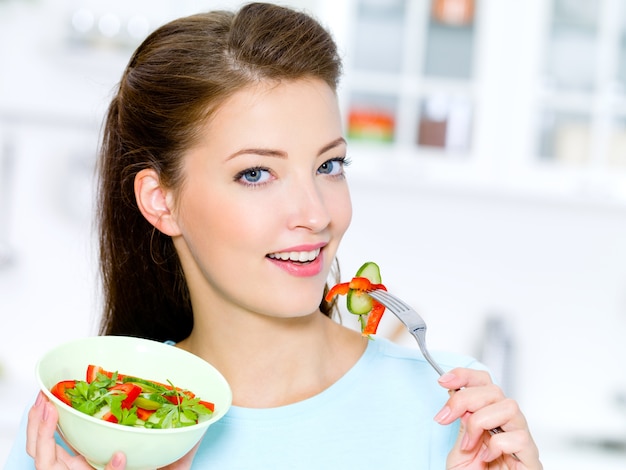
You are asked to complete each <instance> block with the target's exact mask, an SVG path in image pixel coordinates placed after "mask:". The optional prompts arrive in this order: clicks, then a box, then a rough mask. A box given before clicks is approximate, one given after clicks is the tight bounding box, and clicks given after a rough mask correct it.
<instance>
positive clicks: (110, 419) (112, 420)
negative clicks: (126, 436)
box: [102, 411, 119, 424]
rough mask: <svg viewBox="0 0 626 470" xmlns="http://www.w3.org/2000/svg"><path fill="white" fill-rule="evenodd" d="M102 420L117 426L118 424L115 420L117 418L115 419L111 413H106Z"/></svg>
mask: <svg viewBox="0 0 626 470" xmlns="http://www.w3.org/2000/svg"><path fill="white" fill-rule="evenodd" d="M102 419H103V420H104V421H108V422H109V423H115V424H117V423H118V422H119V421H118V420H117V418H116V417H115V415H114V414H113V413H111V412H110V411H109V412H108V413H106V414H105V415H104V416H102Z"/></svg>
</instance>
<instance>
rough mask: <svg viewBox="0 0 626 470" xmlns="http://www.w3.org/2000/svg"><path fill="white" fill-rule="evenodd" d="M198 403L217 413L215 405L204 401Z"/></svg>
mask: <svg viewBox="0 0 626 470" xmlns="http://www.w3.org/2000/svg"><path fill="white" fill-rule="evenodd" d="M198 403H199V404H200V405H202V406H204V407H205V408H208V409H209V410H211V411H215V403H211V402H210V401H204V400H200V401H199V402H198Z"/></svg>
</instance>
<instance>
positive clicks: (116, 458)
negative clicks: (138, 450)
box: [111, 454, 122, 468]
mask: <svg viewBox="0 0 626 470" xmlns="http://www.w3.org/2000/svg"><path fill="white" fill-rule="evenodd" d="M111 465H113V468H119V467H120V466H121V465H122V456H121V455H120V454H115V455H114V456H113V460H111Z"/></svg>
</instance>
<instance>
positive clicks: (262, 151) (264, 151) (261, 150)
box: [226, 137, 347, 160]
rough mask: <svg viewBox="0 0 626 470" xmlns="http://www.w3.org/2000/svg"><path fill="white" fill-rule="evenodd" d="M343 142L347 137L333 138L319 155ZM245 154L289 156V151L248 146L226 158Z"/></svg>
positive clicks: (230, 158)
mask: <svg viewBox="0 0 626 470" xmlns="http://www.w3.org/2000/svg"><path fill="white" fill-rule="evenodd" d="M341 144H347V142H346V139H344V138H343V137H339V138H337V139H335V140H333V141H332V142H329V143H328V144H326V145H324V146H323V147H322V148H321V149H319V151H318V152H317V156H318V157H319V156H320V155H323V154H324V153H326V152H328V151H329V150H331V149H333V148H335V147H338V146H339V145H341ZM243 154H253V155H260V156H263V157H277V158H287V153H286V152H283V151H282V150H274V149H266V148H246V149H241V150H238V151H236V152H235V153H233V154H231V155H229V156H228V158H226V160H232V159H233V158H235V157H237V156H239V155H243Z"/></svg>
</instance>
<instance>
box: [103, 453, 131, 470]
mask: <svg viewBox="0 0 626 470" xmlns="http://www.w3.org/2000/svg"><path fill="white" fill-rule="evenodd" d="M125 468H126V455H125V454H124V453H123V452H116V453H115V454H113V457H112V458H111V460H110V461H109V463H108V464H107V465H106V467H104V470H123V469H125Z"/></svg>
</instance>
